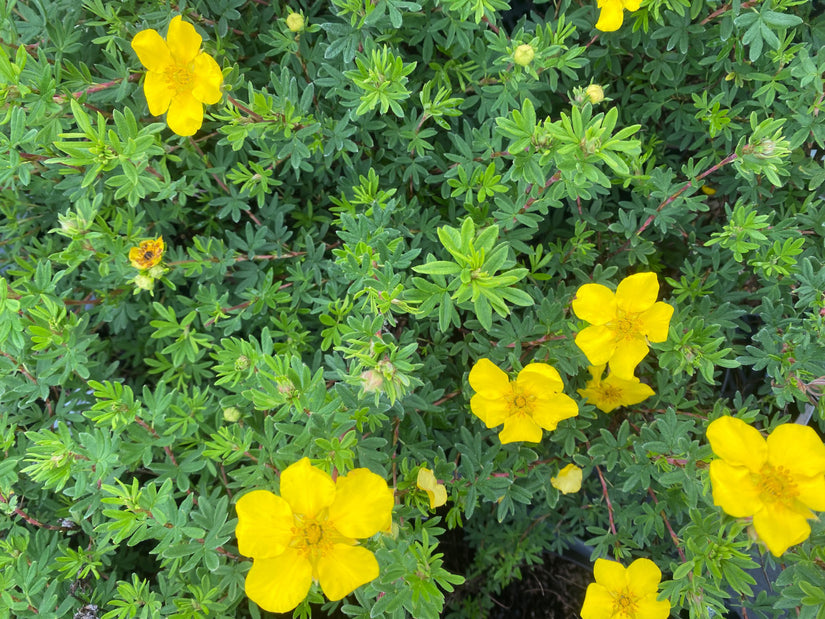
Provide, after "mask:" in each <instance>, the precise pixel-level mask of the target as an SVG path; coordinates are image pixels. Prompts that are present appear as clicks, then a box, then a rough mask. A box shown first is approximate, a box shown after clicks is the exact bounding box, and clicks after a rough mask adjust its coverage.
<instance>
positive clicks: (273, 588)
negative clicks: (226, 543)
mask: <svg viewBox="0 0 825 619" xmlns="http://www.w3.org/2000/svg"><path fill="white" fill-rule="evenodd" d="M392 507H393V494H392V491H391V490H390V489H389V488H388V487H387V482H385V481H384V480H383V479H382V478H381V477H379V476H378V475H376V474H375V473H372V472H370V471H369V470H368V469H354V470H352V471H350V472H349V473H348V474H347V475H345V476H341V477H338V479H337V480H336V481H332V478H331V477H330V476H329V475H327V474H326V473H325V472H324V471H322V470H321V469H319V468H317V467H314V466H312V465H311V464H310V462H309V458H303V459H302V460H299V461H298V462H296V463H295V464H293V465H291V466H289V467H287V468H286V469H285V470H284V471H283V473H282V474H281V495H280V496H277V495H275V494H273V493H271V492H268V491H266V490H253V491H252V492H250V493H248V494H245V495H243V496H242V497H241V498H240V499H239V500H238V503H237V505H236V509H237V511H238V525H237V527H236V528H235V534H236V535H237V536H238V550H239V551H240V553H241V554H242V555H245V556H247V557H252V558H253V559H254V561H253V563H252V569H250V570H249V573H248V574H247V575H246V594H247V595H248V596H249V598H250V599H252V600H253V601H254V602H256V603H257V604H258V605H259V606H260V607H261V608H263V609H265V610H268V611H270V612H275V613H284V612H288V611H290V610H292V609H293V608H295V607H296V606H298V604H300V603H301V601H302V600H303V599H304V598H305V597H306V595H307V593H308V592H309V589H310V586H311V585H312V581H313V580H315V581H318V582H320V583H321V589H322V590H323V591H324V594H325V595H326V596H327V597H328V598H329V599H330V600H340V599H341V598H343V597H344V596H345V595H348V594H349V593H352V592H353V591H354V590H355V589H357V588H358V587H360V586H361V585H363V584H366V583H368V582H370V581H371V580H373V579H374V578H376V577H377V576H378V561H376V559H375V555H373V554H372V553H371V552H370V551H369V550H367V549H366V548H364V547H363V546H360V545H358V544H357V542H356V540H357V539H362V538H365V537H370V536H372V535H374V534H375V533H377V532H378V531H381V530H383V529H386V528H387V524H388V523H391V518H392Z"/></svg>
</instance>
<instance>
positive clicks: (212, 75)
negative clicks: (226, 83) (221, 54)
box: [192, 52, 223, 105]
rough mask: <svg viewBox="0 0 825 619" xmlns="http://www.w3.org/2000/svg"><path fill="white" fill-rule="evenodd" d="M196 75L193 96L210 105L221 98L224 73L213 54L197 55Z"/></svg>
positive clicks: (203, 53)
mask: <svg viewBox="0 0 825 619" xmlns="http://www.w3.org/2000/svg"><path fill="white" fill-rule="evenodd" d="M194 76H195V80H194V83H193V84H192V96H193V97H195V99H197V100H198V101H202V102H203V103H208V104H210V105H211V104H213V103H217V102H218V101H220V100H221V84H223V74H222V73H221V68H220V66H218V63H217V62H215V59H214V58H212V56H210V55H209V54H207V53H205V52H202V53H200V54H198V55H197V56H195V69H194Z"/></svg>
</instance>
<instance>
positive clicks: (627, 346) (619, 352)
mask: <svg viewBox="0 0 825 619" xmlns="http://www.w3.org/2000/svg"><path fill="white" fill-rule="evenodd" d="M648 350H649V349H648V347H647V343H645V341H644V340H643V339H642V338H634V339H630V340H622V341H620V342H619V343H617V344H616V350H615V351H614V352H613V356H612V357H610V359H609V360H608V365H609V366H610V374H611V375H615V376H618V377H619V378H623V379H624V380H633V378H635V377H634V376H633V372H635V371H636V366H638V365H639V364H640V363H641V362H642V359H644V358H645V355H646V354H647V351H648Z"/></svg>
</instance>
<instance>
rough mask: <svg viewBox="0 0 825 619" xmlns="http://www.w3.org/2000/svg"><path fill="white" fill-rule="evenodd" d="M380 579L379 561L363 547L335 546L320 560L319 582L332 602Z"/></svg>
mask: <svg viewBox="0 0 825 619" xmlns="http://www.w3.org/2000/svg"><path fill="white" fill-rule="evenodd" d="M376 578H378V561H376V560H375V555H373V554H372V553H371V552H370V551H369V550H367V549H366V548H364V547H363V546H346V545H344V544H335V545H334V546H333V547H332V550H331V551H330V552H329V553H327V554H325V555H324V556H322V557H321V558H320V559H318V580H319V581H320V583H321V589H323V590H324V595H326V596H327V597H328V598H329V599H330V600H332V601H335V600H340V599H341V598H342V597H344V596H345V595H348V594H350V593H352V592H353V591H355V590H356V589H357V588H358V587H360V586H361V585H365V584H367V583H368V582H370V581H371V580H374V579H376Z"/></svg>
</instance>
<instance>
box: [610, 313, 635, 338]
mask: <svg viewBox="0 0 825 619" xmlns="http://www.w3.org/2000/svg"><path fill="white" fill-rule="evenodd" d="M607 327H608V328H610V329H612V330H613V331H614V332H615V333H616V337H617V338H618V339H619V340H633V339H636V338H638V337H639V336H641V331H642V330H641V328H640V327H641V325H640V324H639V315H638V314H625V313H624V312H623V311H621V310H618V311H617V312H616V319H615V320H611V321H610V322H608V323H607Z"/></svg>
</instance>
